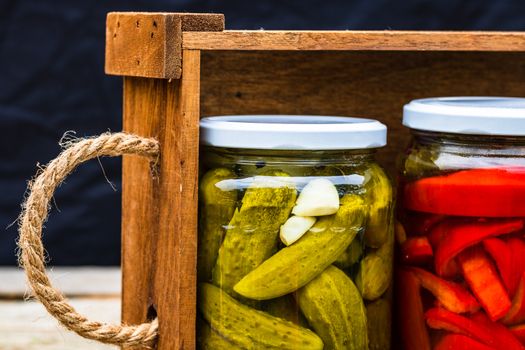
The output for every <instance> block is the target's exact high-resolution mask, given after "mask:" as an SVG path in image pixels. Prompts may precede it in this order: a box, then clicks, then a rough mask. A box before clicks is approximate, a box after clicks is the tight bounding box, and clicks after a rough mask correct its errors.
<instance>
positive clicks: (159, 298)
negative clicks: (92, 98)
mask: <svg viewBox="0 0 525 350" xmlns="http://www.w3.org/2000/svg"><path fill="white" fill-rule="evenodd" d="M524 62H525V33H516V32H505V33H502V32H399V31H227V30H224V18H223V16H222V15H212V14H174V13H111V14H109V15H108V19H107V32H106V72H107V73H108V74H113V75H121V76H124V111H123V114H124V115H123V118H124V129H125V131H129V132H132V133H136V134H139V135H143V136H153V137H155V138H157V139H158V140H159V141H160V142H161V145H162V157H161V161H160V164H159V166H158V169H156V170H155V171H154V172H155V174H157V176H156V177H155V178H153V177H152V176H151V174H152V169H150V166H149V163H148V161H147V160H143V159H140V158H138V157H133V156H127V157H125V159H124V166H123V184H124V185H123V186H124V188H123V201H122V205H123V210H122V249H123V252H122V269H123V305H122V307H123V313H122V316H123V321H124V322H126V323H140V322H144V321H146V320H147V319H151V318H152V317H154V316H158V317H159V321H160V339H159V344H158V348H159V349H161V350H167V349H170V350H171V349H177V348H181V349H193V348H194V347H195V314H196V311H195V304H196V266H195V265H196V245H197V174H198V161H199V157H198V150H199V118H200V117H201V116H209V115H224V114H270V113H274V114H321V115H343V116H357V117H370V118H375V119H378V120H380V121H382V122H383V123H385V124H386V125H388V127H389V138H388V139H389V145H388V147H386V148H385V149H383V150H381V151H380V153H379V160H380V161H381V162H382V164H383V165H385V167H386V168H387V170H388V171H389V172H390V174H391V175H394V174H395V171H394V169H395V160H396V158H397V155H398V154H399V153H400V152H402V150H403V148H404V147H405V145H406V142H407V137H408V131H407V130H406V129H405V128H404V127H402V126H401V114H402V107H403V105H404V104H405V103H407V102H408V101H410V100H412V99H415V98H422V97H433V96H454V95H496V96H497V95H504V96H525V63H524Z"/></svg>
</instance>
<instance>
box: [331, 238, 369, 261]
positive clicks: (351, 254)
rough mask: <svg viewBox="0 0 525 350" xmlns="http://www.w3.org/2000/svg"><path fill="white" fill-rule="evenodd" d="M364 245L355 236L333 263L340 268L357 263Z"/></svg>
mask: <svg viewBox="0 0 525 350" xmlns="http://www.w3.org/2000/svg"><path fill="white" fill-rule="evenodd" d="M363 252H364V247H363V243H362V242H361V240H360V239H359V237H356V238H355V239H354V240H353V241H352V243H350V245H349V246H348V248H347V249H346V250H345V251H344V252H343V253H342V254H341V255H339V257H338V258H337V260H336V261H334V265H335V266H337V267H339V268H340V269H347V268H349V267H351V266H352V265H354V264H357V263H358V262H359V260H360V259H361V257H362V256H363Z"/></svg>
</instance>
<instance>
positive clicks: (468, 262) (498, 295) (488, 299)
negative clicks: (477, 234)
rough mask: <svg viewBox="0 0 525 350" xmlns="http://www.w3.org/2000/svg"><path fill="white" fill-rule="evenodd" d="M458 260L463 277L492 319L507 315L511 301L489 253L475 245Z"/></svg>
mask: <svg viewBox="0 0 525 350" xmlns="http://www.w3.org/2000/svg"><path fill="white" fill-rule="evenodd" d="M457 260H458V262H459V265H460V268H461V270H462V272H463V278H464V279H465V281H466V282H467V284H468V285H469V287H470V289H471V290H472V292H473V293H474V295H475V296H476V298H477V299H478V300H479V302H480V304H481V306H482V307H483V309H485V311H486V312H487V314H488V315H489V317H490V319H491V320H493V321H494V320H498V319H500V318H502V317H503V316H505V314H506V313H507V312H508V311H509V309H510V306H511V302H510V299H509V296H508V294H507V290H506V289H505V287H504V286H503V284H502V283H501V280H500V278H499V276H498V273H497V271H496V267H495V266H494V264H493V263H492V261H491V260H490V258H489V257H488V255H487V253H485V251H484V250H483V249H481V248H479V247H474V248H471V249H469V250H467V251H465V252H463V253H461V254H460V255H459V256H458V259H457Z"/></svg>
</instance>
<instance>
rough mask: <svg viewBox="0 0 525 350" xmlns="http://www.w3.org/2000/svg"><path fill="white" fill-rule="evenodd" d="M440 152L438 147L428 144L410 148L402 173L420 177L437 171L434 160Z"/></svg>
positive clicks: (438, 170) (407, 175) (411, 176)
mask: <svg viewBox="0 0 525 350" xmlns="http://www.w3.org/2000/svg"><path fill="white" fill-rule="evenodd" d="M440 153H441V151H440V150H439V149H436V148H435V147H432V148H431V146H429V145H425V146H423V147H417V148H411V149H410V153H409V154H408V155H407V157H406V158H405V162H404V166H403V168H404V169H403V175H404V176H406V177H408V178H420V177H423V176H425V177H426V176H432V175H434V174H437V173H439V172H440V169H439V167H438V166H437V165H436V164H435V163H434V162H435V161H436V160H437V158H438V156H439V154H440Z"/></svg>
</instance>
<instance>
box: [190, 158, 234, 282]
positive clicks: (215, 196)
mask: <svg viewBox="0 0 525 350" xmlns="http://www.w3.org/2000/svg"><path fill="white" fill-rule="evenodd" d="M234 177H235V174H234V173H233V171H231V170H228V169H225V168H218V169H212V170H210V171H208V172H207V173H206V174H205V175H204V176H203V177H202V179H201V181H200V187H199V202H200V208H199V210H200V212H199V244H198V254H197V268H198V278H199V281H209V280H211V272H212V269H213V266H214V265H215V260H216V259H217V253H218V252H219V247H220V246H221V243H222V239H223V237H224V232H225V227H226V226H227V225H228V223H229V221H230V219H231V217H232V215H233V213H234V211H235V207H236V202H237V191H223V190H220V189H219V188H218V187H217V186H216V185H217V183H219V182H220V181H223V180H227V179H232V178H234Z"/></svg>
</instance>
